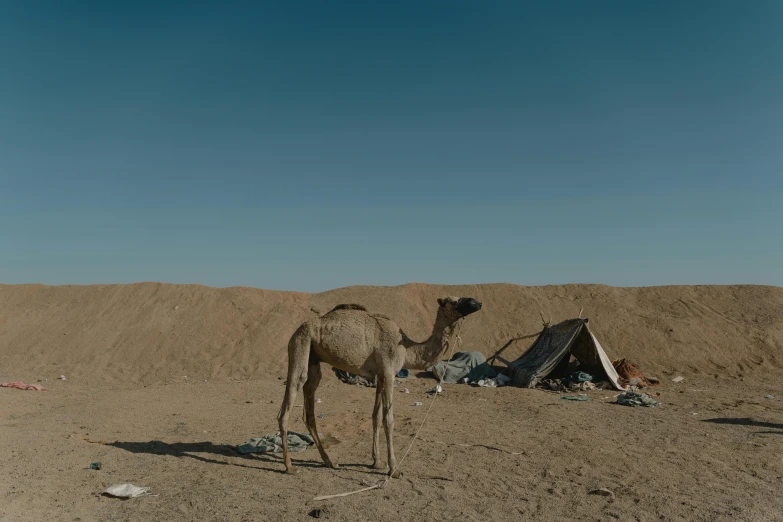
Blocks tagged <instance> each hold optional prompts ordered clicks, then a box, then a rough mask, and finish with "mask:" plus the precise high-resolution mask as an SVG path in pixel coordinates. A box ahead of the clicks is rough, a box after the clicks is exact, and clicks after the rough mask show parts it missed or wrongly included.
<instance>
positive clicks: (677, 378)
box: [672, 375, 685, 382]
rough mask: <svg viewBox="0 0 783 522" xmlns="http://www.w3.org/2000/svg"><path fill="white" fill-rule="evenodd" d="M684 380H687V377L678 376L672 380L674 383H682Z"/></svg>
mask: <svg viewBox="0 0 783 522" xmlns="http://www.w3.org/2000/svg"><path fill="white" fill-rule="evenodd" d="M684 380H685V377H683V376H682V375H678V376H677V377H675V378H674V379H672V382H682V381H684Z"/></svg>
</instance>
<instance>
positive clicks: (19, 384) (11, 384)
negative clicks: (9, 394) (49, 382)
mask: <svg viewBox="0 0 783 522" xmlns="http://www.w3.org/2000/svg"><path fill="white" fill-rule="evenodd" d="M0 388H16V389H17V390H37V391H46V388H44V387H43V386H41V385H40V384H25V383H23V382H22V381H16V382H4V383H0Z"/></svg>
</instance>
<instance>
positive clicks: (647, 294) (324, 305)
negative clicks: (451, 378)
mask: <svg viewBox="0 0 783 522" xmlns="http://www.w3.org/2000/svg"><path fill="white" fill-rule="evenodd" d="M446 295H454V296H471V297H476V298H478V299H479V300H481V301H482V302H483V303H484V308H483V310H482V311H481V312H480V313H478V314H475V315H474V316H471V317H470V318H468V319H467V320H466V322H465V325H464V328H463V332H462V338H463V340H464V349H470V350H479V351H482V352H484V353H485V354H491V353H493V352H494V351H495V350H496V349H497V348H498V347H500V346H501V345H503V344H504V343H505V342H506V341H507V340H508V339H509V338H511V337H513V336H518V335H524V334H530V333H535V332H537V331H539V330H540V328H541V319H540V316H539V314H543V315H544V317H546V318H551V319H552V320H553V322H557V321H560V320H563V319H567V318H571V317H576V316H577V315H578V314H579V311H580V309H584V312H583V316H586V317H589V318H590V321H591V322H590V324H591V327H592V330H593V331H594V333H595V334H596V335H597V336H598V338H599V339H600V340H601V342H602V344H603V345H604V347H605V349H606V350H607V352H608V353H609V355H610V357H613V358H615V357H628V358H630V359H631V360H633V361H635V362H637V363H638V364H640V365H641V366H642V367H643V369H645V370H646V371H648V372H651V373H661V374H664V375H665V374H667V373H670V372H678V373H684V374H688V373H701V374H707V375H715V376H716V377H743V378H750V379H758V378H763V376H764V375H766V374H767V373H768V372H769V371H770V370H780V369H781V367H783V288H779V287H764V286H676V287H675V286H672V287H650V288H614V287H608V286H601V285H563V286H544V287H523V286H515V285H508V284H487V285H467V286H437V285H425V284H408V285H404V286H399V287H348V288H341V289H337V290H332V291H329V292H324V293H320V294H305V293H295V292H278V291H269V290H261V289H255V288H224V289H218V288H210V287H205V286H199V285H172V284H161V283H140V284H132V285H94V286H57V287H51V286H43V285H0V379H26V380H31V381H34V380H36V379H40V378H48V379H52V378H54V377H56V376H57V375H60V374H66V375H68V377H69V378H76V379H80V380H81V381H84V382H103V383H118V384H119V383H127V382H141V383H155V382H168V381H171V380H181V379H182V376H185V375H187V376H189V378H190V379H223V378H232V377H233V378H248V377H255V376H262V375H281V374H282V373H283V372H284V368H285V365H286V358H287V352H286V346H287V343H288V339H289V337H290V335H291V333H292V332H293V331H294V330H295V329H296V327H297V325H298V324H299V323H300V322H302V321H303V320H304V319H305V318H307V317H308V316H311V315H312V314H314V313H315V312H319V313H324V312H326V311H328V310H329V309H331V307H333V306H334V305H336V304H339V303H359V304H363V305H365V306H367V307H368V308H369V309H370V310H373V311H377V312H380V313H383V314H386V315H389V316H390V317H392V318H393V319H395V320H396V321H397V322H398V324H400V326H401V327H402V328H403V329H404V330H405V331H406V332H407V333H408V335H410V336H411V337H413V338H414V339H418V338H421V339H424V338H426V337H427V335H428V334H429V330H430V328H431V324H432V321H433V319H434V316H435V310H436V306H437V303H436V298H437V297H441V296H446ZM531 341H532V340H528V341H524V344H522V345H521V346H519V347H516V350H515V354H514V355H516V354H518V353H520V352H521V350H522V349H524V348H525V347H526V346H527V345H528V344H529V343H530V342H531Z"/></svg>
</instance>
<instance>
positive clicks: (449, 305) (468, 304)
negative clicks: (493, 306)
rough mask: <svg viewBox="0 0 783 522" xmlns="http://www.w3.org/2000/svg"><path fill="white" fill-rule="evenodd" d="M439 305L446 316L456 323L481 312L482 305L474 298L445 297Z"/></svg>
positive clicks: (439, 300)
mask: <svg viewBox="0 0 783 522" xmlns="http://www.w3.org/2000/svg"><path fill="white" fill-rule="evenodd" d="M438 304H439V305H440V307H441V309H442V310H443V311H444V313H445V314H446V315H448V316H449V317H451V318H453V319H454V320H455V321H456V320H457V319H460V318H462V317H465V316H466V315H470V314H472V313H473V312H478V311H479V310H481V303H480V302H478V301H477V300H476V299H473V298H472V297H444V298H443V299H438Z"/></svg>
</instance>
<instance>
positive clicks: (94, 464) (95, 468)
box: [90, 462, 101, 471]
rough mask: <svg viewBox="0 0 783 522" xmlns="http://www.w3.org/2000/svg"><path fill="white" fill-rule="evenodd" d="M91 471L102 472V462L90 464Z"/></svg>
mask: <svg viewBox="0 0 783 522" xmlns="http://www.w3.org/2000/svg"><path fill="white" fill-rule="evenodd" d="M90 469H94V470H96V471H97V470H100V469H101V463H100V462H91V463H90Z"/></svg>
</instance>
